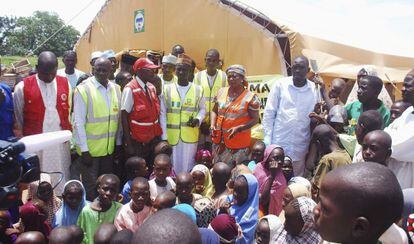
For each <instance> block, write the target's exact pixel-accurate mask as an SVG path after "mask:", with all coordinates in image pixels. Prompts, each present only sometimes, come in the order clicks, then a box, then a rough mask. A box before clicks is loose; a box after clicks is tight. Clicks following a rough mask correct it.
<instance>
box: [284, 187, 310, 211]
mask: <svg viewBox="0 0 414 244" xmlns="http://www.w3.org/2000/svg"><path fill="white" fill-rule="evenodd" d="M298 197H311V192H310V191H309V190H308V188H306V186H305V185H303V184H300V183H292V184H289V185H288V186H287V187H286V189H285V191H284V192H283V202H282V205H283V208H285V207H286V206H287V205H288V204H289V203H290V202H291V201H293V200H294V199H296V198H298Z"/></svg>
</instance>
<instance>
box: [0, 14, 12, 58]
mask: <svg viewBox="0 0 414 244" xmlns="http://www.w3.org/2000/svg"><path fill="white" fill-rule="evenodd" d="M15 27H16V18H14V17H7V16H5V17H1V16H0V54H4V52H5V45H6V40H7V37H8V36H9V35H10V33H11V32H12V31H13V30H14V28H15Z"/></svg>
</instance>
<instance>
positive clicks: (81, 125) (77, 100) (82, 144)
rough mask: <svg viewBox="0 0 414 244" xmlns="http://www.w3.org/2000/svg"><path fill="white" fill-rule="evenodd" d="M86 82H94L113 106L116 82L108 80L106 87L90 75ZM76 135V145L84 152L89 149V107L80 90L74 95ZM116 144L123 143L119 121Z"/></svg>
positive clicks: (109, 104)
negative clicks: (87, 128)
mask: <svg viewBox="0 0 414 244" xmlns="http://www.w3.org/2000/svg"><path fill="white" fill-rule="evenodd" d="M84 82H92V83H93V84H94V86H95V87H96V89H97V90H98V91H99V92H100V93H101V95H102V97H103V98H104V99H105V102H106V106H107V108H109V107H111V96H112V92H111V88H112V86H116V84H115V83H112V82H108V85H107V87H106V88H105V87H104V86H103V85H101V84H100V83H99V82H98V81H97V80H96V79H95V77H94V76H93V77H90V78H88V79H87V80H85V81H84ZM73 99H74V105H73V111H74V117H75V119H74V123H75V126H74V129H75V133H74V137H75V143H76V145H77V146H78V147H79V148H80V149H81V151H82V152H86V151H89V148H88V144H87V141H86V130H85V124H86V114H87V107H86V103H85V101H83V98H82V95H81V94H80V93H79V92H75V95H74V98H73ZM118 103H119V104H120V103H121V98H118ZM116 145H122V126H121V123H118V131H117V133H116Z"/></svg>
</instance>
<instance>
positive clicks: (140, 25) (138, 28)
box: [134, 9, 145, 33]
mask: <svg viewBox="0 0 414 244" xmlns="http://www.w3.org/2000/svg"><path fill="white" fill-rule="evenodd" d="M144 31H145V13H144V10H143V9H139V10H136V11H135V13H134V32H135V33H139V32H144Z"/></svg>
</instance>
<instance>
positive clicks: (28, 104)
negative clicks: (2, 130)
mask: <svg viewBox="0 0 414 244" xmlns="http://www.w3.org/2000/svg"><path fill="white" fill-rule="evenodd" d="M23 82H24V86H23V92H24V109H23V117H24V118H23V120H24V121H23V123H24V126H23V135H24V136H28V135H34V134H41V133H42V132H43V120H44V118H45V104H44V103H43V99H42V94H41V92H40V89H39V85H38V84H37V80H36V75H32V76H30V77H27V78H25V79H24V80H23ZM56 88H57V89H56V90H57V94H56V109H57V112H58V114H59V119H60V127H61V128H62V130H72V126H71V124H70V122H69V82H68V80H67V79H66V78H65V77H61V76H56Z"/></svg>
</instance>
